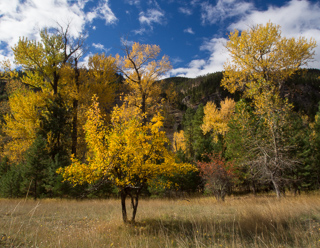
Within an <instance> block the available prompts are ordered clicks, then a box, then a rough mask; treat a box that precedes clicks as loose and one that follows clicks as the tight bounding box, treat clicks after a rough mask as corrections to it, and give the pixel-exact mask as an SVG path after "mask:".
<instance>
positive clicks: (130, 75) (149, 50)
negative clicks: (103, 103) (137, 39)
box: [117, 43, 171, 114]
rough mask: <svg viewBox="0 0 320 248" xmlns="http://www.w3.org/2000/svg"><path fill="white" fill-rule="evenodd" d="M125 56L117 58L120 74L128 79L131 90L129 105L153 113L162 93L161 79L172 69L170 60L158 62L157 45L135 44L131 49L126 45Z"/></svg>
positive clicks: (163, 59)
mask: <svg viewBox="0 0 320 248" xmlns="http://www.w3.org/2000/svg"><path fill="white" fill-rule="evenodd" d="M124 51H125V54H126V55H125V56H124V57H120V56H118V57H117V61H118V67H119V70H120V72H121V73H122V74H123V75H124V77H125V78H126V83H127V84H128V85H129V87H130V89H131V94H129V95H128V101H129V104H130V105H132V106H139V107H140V108H141V110H142V112H143V113H148V114H149V113H152V112H153V111H154V109H151V107H154V106H156V104H157V103H158V101H159V100H160V99H159V95H160V93H161V83H160V82H159V80H160V79H161V77H162V76H163V75H164V74H165V73H166V72H167V71H168V70H170V69H171V65H170V62H169V58H168V57H167V56H163V57H162V58H161V60H156V58H157V57H158V56H159V53H160V47H159V46H157V45H146V44H139V43H134V44H133V45H132V47H131V48H130V47H129V46H128V45H125V49H124Z"/></svg>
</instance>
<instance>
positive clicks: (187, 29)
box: [183, 28, 194, 34]
mask: <svg viewBox="0 0 320 248" xmlns="http://www.w3.org/2000/svg"><path fill="white" fill-rule="evenodd" d="M183 32H185V33H188V34H194V32H193V30H192V28H186V29H185V30H183Z"/></svg>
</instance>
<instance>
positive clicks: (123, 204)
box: [120, 190, 128, 223]
mask: <svg viewBox="0 0 320 248" xmlns="http://www.w3.org/2000/svg"><path fill="white" fill-rule="evenodd" d="M120 195H121V208H122V219H123V222H124V223H127V222H128V217H127V209H126V198H127V193H126V192H125V190H121V193H120Z"/></svg>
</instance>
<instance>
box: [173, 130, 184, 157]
mask: <svg viewBox="0 0 320 248" xmlns="http://www.w3.org/2000/svg"><path fill="white" fill-rule="evenodd" d="M179 150H181V151H183V152H185V151H186V139H185V137H184V131H183V130H180V132H175V133H174V134H173V151H174V152H177V151H179Z"/></svg>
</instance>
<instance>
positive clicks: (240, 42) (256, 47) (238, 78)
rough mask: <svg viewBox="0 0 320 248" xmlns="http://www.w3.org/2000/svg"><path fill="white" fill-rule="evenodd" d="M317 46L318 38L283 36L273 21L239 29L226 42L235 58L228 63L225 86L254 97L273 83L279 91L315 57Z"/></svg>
mask: <svg viewBox="0 0 320 248" xmlns="http://www.w3.org/2000/svg"><path fill="white" fill-rule="evenodd" d="M315 47H316V42H315V40H314V39H310V40H307V39H306V38H304V37H299V38H298V39H295V38H286V37H282V36H281V31H280V26H279V25H275V24H273V23H271V22H268V23H267V24H266V25H262V24H259V25H255V26H253V27H251V28H250V29H248V30H245V31H242V32H239V31H238V30H235V31H234V32H231V33H230V35H229V41H228V42H227V44H226V48H227V50H228V52H229V54H230V56H231V60H230V61H227V62H226V63H225V65H224V70H225V71H224V73H223V79H222V81H221V85H222V86H224V87H225V88H226V89H228V90H229V91H230V92H231V93H234V92H235V91H236V90H240V91H242V92H243V93H244V96H245V97H250V98H255V97H258V96H259V93H261V91H265V90H271V89H270V86H273V88H272V89H273V90H275V91H276V92H275V93H277V94H278V93H279V91H280V90H281V88H282V87H283V85H284V83H285V80H286V79H288V78H289V77H290V76H292V75H293V74H294V73H295V72H296V71H297V70H299V68H301V67H302V66H305V65H307V63H308V62H309V61H310V60H311V59H313V56H314V48H315Z"/></svg>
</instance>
